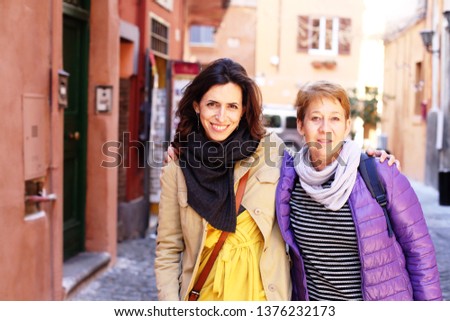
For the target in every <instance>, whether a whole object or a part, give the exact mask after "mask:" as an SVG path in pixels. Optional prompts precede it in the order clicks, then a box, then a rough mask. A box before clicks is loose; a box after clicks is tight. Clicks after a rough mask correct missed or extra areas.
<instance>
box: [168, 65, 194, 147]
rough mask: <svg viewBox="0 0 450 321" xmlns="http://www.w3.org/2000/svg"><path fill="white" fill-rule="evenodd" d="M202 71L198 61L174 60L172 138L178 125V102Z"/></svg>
mask: <svg viewBox="0 0 450 321" xmlns="http://www.w3.org/2000/svg"><path fill="white" fill-rule="evenodd" d="M199 72H200V65H199V64H198V63H191V62H184V61H174V62H172V108H171V117H170V119H171V125H170V140H171V141H172V140H173V138H174V136H175V130H176V128H177V126H178V122H179V119H178V117H176V115H175V114H176V111H177V109H178V103H179V102H180V100H181V97H183V93H184V89H185V88H186V86H187V85H189V83H190V82H191V81H192V79H194V77H195V76H196V75H197V74H198V73H199Z"/></svg>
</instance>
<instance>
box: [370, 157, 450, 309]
mask: <svg viewBox="0 0 450 321" xmlns="http://www.w3.org/2000/svg"><path fill="white" fill-rule="evenodd" d="M379 166H381V167H383V169H382V170H379V173H382V179H383V180H384V181H385V186H386V189H387V197H388V210H389V213H390V218H391V221H392V225H393V229H394V233H395V236H396V238H397V241H398V242H399V244H400V245H401V247H402V250H403V253H404V255H405V259H406V268H407V270H408V273H409V277H410V280H411V284H412V288H413V295H414V300H415V301H424V300H442V291H441V287H440V281H439V272H438V267H437V261H436V253H435V249H434V245H433V242H432V240H431V236H430V234H429V232H428V227H427V224H426V221H425V217H424V215H423V211H422V207H421V205H420V202H419V200H418V198H417V195H416V193H415V192H414V190H413V188H412V187H411V184H410V183H409V181H408V179H407V178H406V177H405V176H404V175H403V174H401V173H400V172H399V171H398V169H397V167H396V166H391V167H388V166H387V165H386V164H379Z"/></svg>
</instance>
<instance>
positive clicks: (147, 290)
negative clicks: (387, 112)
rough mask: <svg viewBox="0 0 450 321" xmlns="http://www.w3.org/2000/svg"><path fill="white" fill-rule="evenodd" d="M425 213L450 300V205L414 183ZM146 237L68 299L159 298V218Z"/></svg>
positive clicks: (127, 245)
mask: <svg viewBox="0 0 450 321" xmlns="http://www.w3.org/2000/svg"><path fill="white" fill-rule="evenodd" d="M412 186H413V188H414V189H415V191H416V193H417V195H418V197H419V199H420V201H421V204H422V208H423V210H424V213H425V217H426V219H427V223H428V226H429V230H430V234H431V236H432V239H433V241H434V245H435V248H436V252H437V260H438V267H439V271H440V276H441V286H442V290H443V293H444V299H445V300H447V301H448V300H450V251H449V247H450V207H449V206H440V205H439V204H438V193H437V191H436V190H435V189H433V188H431V187H427V186H424V185H423V184H420V183H417V182H412ZM150 226H151V228H150V229H149V232H148V233H147V235H146V237H145V238H143V239H135V240H129V241H124V242H122V243H119V244H118V256H117V262H116V264H115V266H114V267H112V268H110V269H109V270H107V271H106V272H104V273H103V274H102V275H100V276H99V277H97V278H96V279H95V280H94V281H92V282H91V283H90V284H88V285H87V286H86V287H85V288H83V289H82V290H80V291H79V292H78V293H76V294H75V295H73V296H72V297H71V298H70V299H69V300H79V301H83V300H89V301H103V300H107V301H109V300H112V301H125V300H126V301H128V300H129V301H140V300H157V293H156V288H155V273H154V270H153V263H154V258H155V239H154V238H153V237H152V236H154V234H153V233H154V230H155V226H156V217H152V220H151V224H150Z"/></svg>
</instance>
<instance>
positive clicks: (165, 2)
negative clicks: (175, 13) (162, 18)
mask: <svg viewBox="0 0 450 321" xmlns="http://www.w3.org/2000/svg"><path fill="white" fill-rule="evenodd" d="M155 2H156V3H157V4H159V5H160V6H161V7H164V8H166V9H167V10H169V11H172V10H173V0H155Z"/></svg>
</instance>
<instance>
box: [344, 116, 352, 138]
mask: <svg viewBox="0 0 450 321" xmlns="http://www.w3.org/2000/svg"><path fill="white" fill-rule="evenodd" d="M346 125H347V128H346V129H345V136H348V135H349V134H350V130H351V129H352V120H351V119H350V118H349V119H347V121H346Z"/></svg>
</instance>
